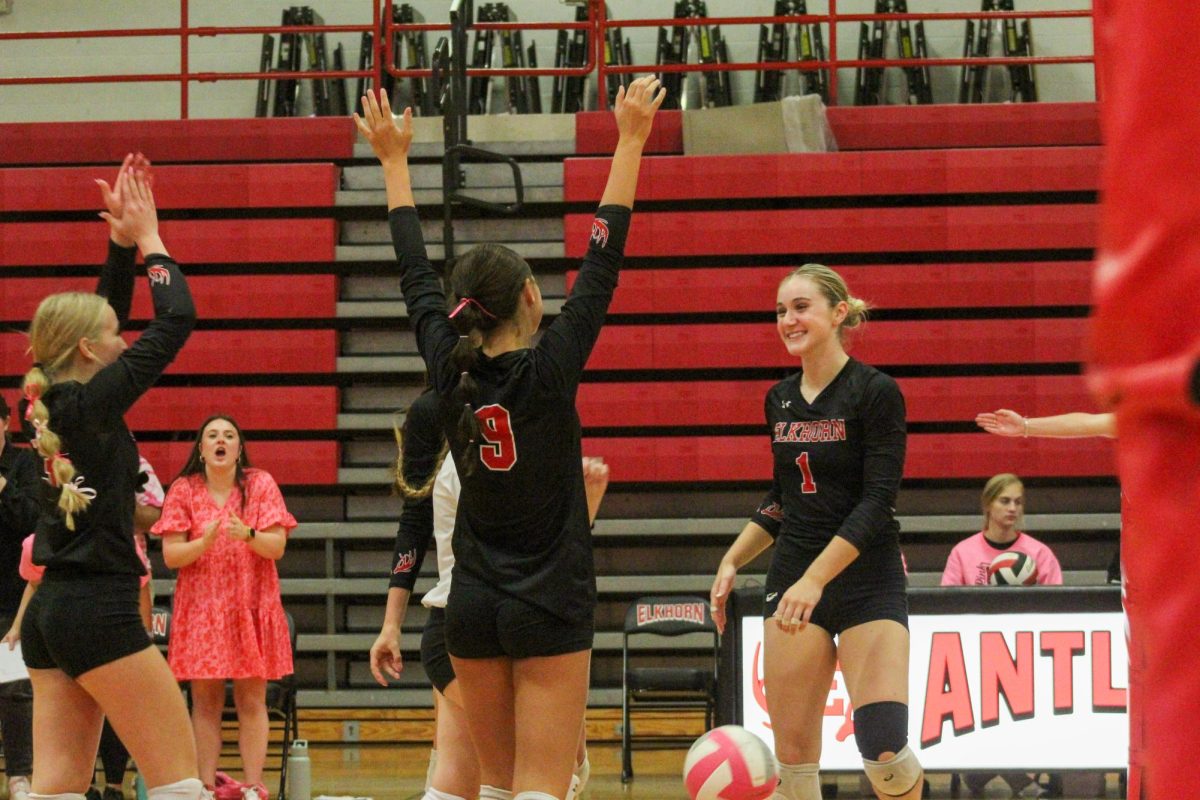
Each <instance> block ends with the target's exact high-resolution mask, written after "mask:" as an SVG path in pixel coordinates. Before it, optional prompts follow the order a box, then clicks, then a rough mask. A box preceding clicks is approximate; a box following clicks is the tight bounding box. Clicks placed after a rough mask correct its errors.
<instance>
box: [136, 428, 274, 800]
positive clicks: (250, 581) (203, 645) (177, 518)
mask: <svg viewBox="0 0 1200 800" xmlns="http://www.w3.org/2000/svg"><path fill="white" fill-rule="evenodd" d="M294 527H296V519H295V518H294V517H293V516H292V515H291V514H289V513H288V510H287V508H286V507H285V506H284V503H283V496H282V495H281V494H280V492H279V487H278V486H276V485H275V480H274V479H273V478H272V477H271V476H270V475H269V474H268V473H266V472H264V471H262V470H259V469H251V468H250V466H249V460H248V459H247V457H246V450H245V446H244V442H243V441H242V433H241V429H240V428H238V426H237V423H235V422H234V421H233V420H232V419H231V418H229V417H226V416H215V417H212V418H210V419H208V420H206V421H205V422H204V424H203V425H202V426H201V427H200V434H199V436H198V437H197V439H196V444H195V446H194V447H193V448H192V452H191V455H190V456H189V457H188V461H187V464H185V465H184V468H183V470H182V471H181V472H180V474H179V477H178V478H176V479H175V482H174V483H172V484H171V488H170V491H168V492H167V498H166V500H165V502H164V503H163V509H162V518H161V519H159V521H158V522H157V523H156V524H155V525H154V527H153V528H152V529H151V531H152V532H153V533H155V534H158V535H161V536H162V537H163V557H164V560H165V561H166V563H167V566H168V567H171V568H172V569H177V570H179V578H178V581H177V583H176V585H175V602H174V610H173V617H172V623H171V644H170V648H169V650H168V654H167V660H168V662H169V663H170V665H171V671H172V672H174V673H175V677H176V678H177V679H178V680H180V681H190V682H191V691H192V725H193V727H194V729H195V733H196V751H197V756H198V760H199V766H200V779H201V780H203V781H204V783H205V784H206V785H207V786H209V787H213V788H214V789H215V790H216V792H217V795H218V797H219V798H223V799H224V800H242V798H244V800H267V790H266V788H265V787H264V786H263V782H262V772H263V764H264V763H265V761H266V756H267V737H268V720H267V706H266V686H267V681H269V680H276V679H278V678H282V677H283V676H285V675H290V674H291V672H292V650H291V640H290V637H289V634H288V625H287V618H286V616H285V615H284V612H283V604H282V602H281V601H280V596H279V575H278V573H277V572H276V571H275V562H276V561H278V560H279V558H281V557H282V556H283V552H284V548H285V547H286V545H287V536H288V533H289V532H290V531H291V530H292V528H294ZM226 680H232V681H233V698H234V704H235V706H236V707H237V716H238V749H239V751H240V752H241V756H242V768H243V771H244V773H245V774H244V776H243V777H244V779H245V783H244V784H239V783H237V782H235V781H232V780H231V779H229V778H228V777H226V776H225V775H218V773H217V761H218V758H219V757H220V753H221V712H222V709H223V708H224V706H225V681H226Z"/></svg>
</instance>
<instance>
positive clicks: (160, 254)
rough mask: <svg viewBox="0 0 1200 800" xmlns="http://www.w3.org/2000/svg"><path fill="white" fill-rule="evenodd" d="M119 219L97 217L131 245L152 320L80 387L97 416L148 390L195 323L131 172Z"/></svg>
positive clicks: (153, 212) (148, 201) (149, 198)
mask: <svg viewBox="0 0 1200 800" xmlns="http://www.w3.org/2000/svg"><path fill="white" fill-rule="evenodd" d="M125 191H126V197H125V209H124V213H123V215H122V216H121V218H120V219H117V218H115V217H112V215H111V214H107V213H106V214H102V215H101V216H103V217H104V218H105V219H106V220H108V222H109V224H110V225H111V226H112V227H113V230H114V231H115V232H117V233H118V234H120V235H121V236H124V237H126V238H128V239H132V240H134V241H135V242H137V245H138V248H139V249H140V250H141V251H142V256H143V258H144V259H145V261H146V275H147V277H148V278H149V283H150V295H151V297H152V298H153V301H154V320H153V321H152V322H151V323H150V326H149V327H148V328H147V329H146V330H145V332H143V333H142V335H141V336H140V337H139V338H138V340H137V341H136V342H135V343H134V344H133V345H132V346H131V347H130V348H129V349H128V350H126V351H125V352H124V353H122V354H121V355H120V357H118V358H117V360H116V361H115V362H113V363H112V364H109V365H108V366H107V367H105V368H104V369H102V370H100V372H98V373H97V374H96V376H95V377H94V378H92V380H90V381H88V383H86V384H85V385H84V392H85V393H86V397H87V401H88V404H89V407H90V408H92V409H94V410H95V411H96V413H98V414H100V415H102V416H119V415H121V414H124V413H125V411H126V410H127V409H128V408H129V407H130V406H131V405H133V403H134V402H135V401H136V400H137V399H138V398H139V397H140V396H141V395H142V394H143V393H145V392H146V390H147V389H149V388H150V387H151V386H152V385H154V382H155V381H156V380H157V379H158V376H159V375H161V374H162V372H163V370H165V369H166V368H167V366H168V365H169V364H170V363H171V361H173V360H174V358H175V356H176V354H177V353H178V352H179V350H180V349H181V348H182V347H183V344H184V342H185V341H187V338H188V336H189V335H190V334H191V332H192V328H193V327H194V326H195V323H196V309H195V306H194V305H193V303H192V295H191V292H190V291H189V290H188V285H187V280H186V279H185V278H184V276H183V272H181V271H180V269H179V265H178V264H176V263H175V262H174V260H172V259H171V256H170V255H168V253H167V248H166V246H165V245H163V242H162V239H161V238H160V237H159V234H158V212H157V209H156V208H155V205H154V193H153V192H152V191H151V189H150V184H149V180H148V178H147V177H146V176H143V175H139V174H137V173H136V172H135V173H133V174H132V175H131V176H129V177H128V179H127V181H126V184H125Z"/></svg>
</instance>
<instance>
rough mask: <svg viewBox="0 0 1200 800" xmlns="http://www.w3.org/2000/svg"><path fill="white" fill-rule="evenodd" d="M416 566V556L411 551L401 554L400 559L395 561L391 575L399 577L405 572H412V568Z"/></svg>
mask: <svg viewBox="0 0 1200 800" xmlns="http://www.w3.org/2000/svg"><path fill="white" fill-rule="evenodd" d="M416 565H417V554H416V552H415V551H413V550H409V551H408V552H407V553H401V554H400V558H398V559H397V560H396V568H395V569H393V570H392V574H393V575H400V574H403V573H405V572H412V571H413V567H415V566H416Z"/></svg>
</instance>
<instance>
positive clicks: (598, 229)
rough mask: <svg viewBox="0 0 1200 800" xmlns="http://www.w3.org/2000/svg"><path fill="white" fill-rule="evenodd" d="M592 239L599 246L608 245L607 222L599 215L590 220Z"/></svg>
mask: <svg viewBox="0 0 1200 800" xmlns="http://www.w3.org/2000/svg"><path fill="white" fill-rule="evenodd" d="M592 241H593V242H595V243H596V244H597V245H598V246H599V247H605V246H607V245H608V223H607V222H605V221H604V220H602V219H600V218H599V217H596V218H595V219H593V220H592Z"/></svg>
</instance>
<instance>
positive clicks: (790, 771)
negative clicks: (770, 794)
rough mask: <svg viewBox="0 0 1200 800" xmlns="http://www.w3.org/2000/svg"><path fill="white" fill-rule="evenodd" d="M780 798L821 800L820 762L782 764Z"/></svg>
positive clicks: (780, 770)
mask: <svg viewBox="0 0 1200 800" xmlns="http://www.w3.org/2000/svg"><path fill="white" fill-rule="evenodd" d="M775 797H776V798H778V800H821V774H820V765H819V764H780V765H779V787H778V788H776V789H775Z"/></svg>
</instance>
